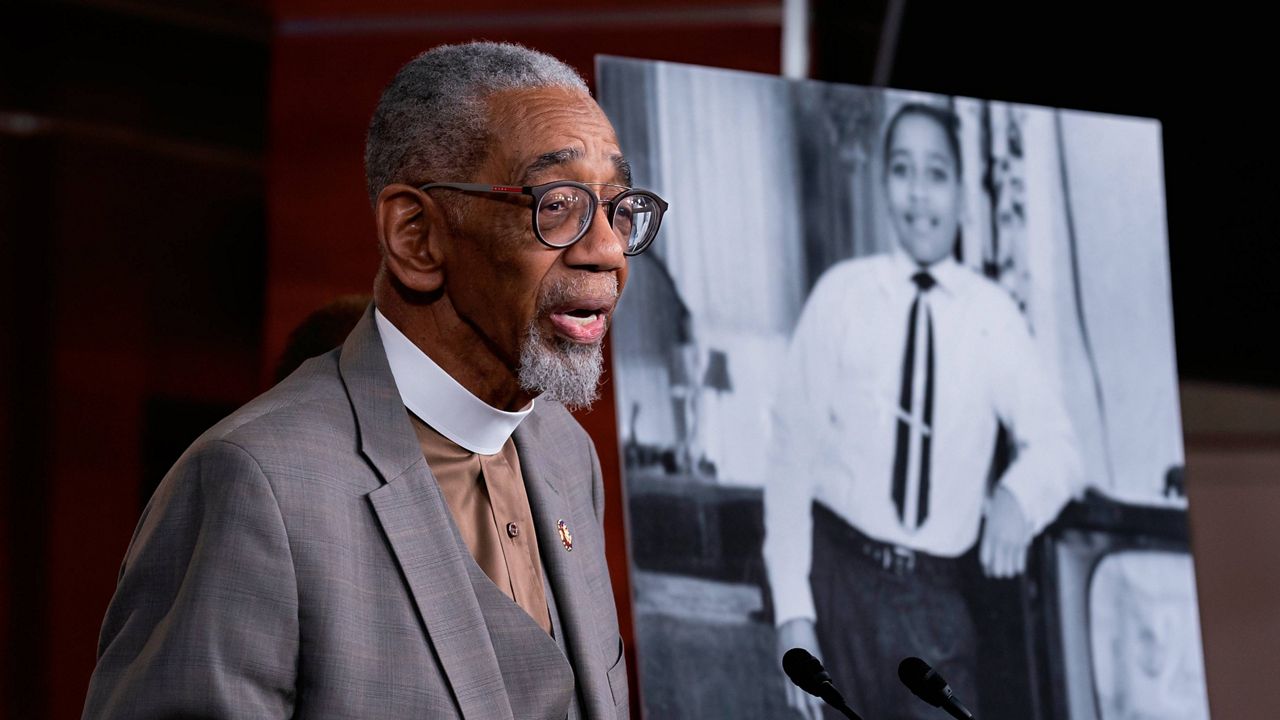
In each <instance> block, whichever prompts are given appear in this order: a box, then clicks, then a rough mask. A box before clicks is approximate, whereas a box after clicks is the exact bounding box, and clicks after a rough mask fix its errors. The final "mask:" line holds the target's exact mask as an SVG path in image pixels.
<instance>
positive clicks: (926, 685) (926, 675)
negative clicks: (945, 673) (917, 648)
mask: <svg viewBox="0 0 1280 720" xmlns="http://www.w3.org/2000/svg"><path fill="white" fill-rule="evenodd" d="M898 679H899V680H901V681H902V684H903V685H906V686H907V689H908V690H910V691H911V692H912V693H914V694H915V696H916V697H918V698H920V699H921V700H923V701H925V702H927V703H929V704H930V705H932V706H934V707H939V706H941V705H942V704H943V703H945V702H947V701H948V700H950V699H951V696H952V695H953V694H954V693H952V691H951V686H950V685H947V681H946V680H943V679H942V676H941V675H939V674H938V673H937V672H935V671H934V669H933V668H931V667H929V663H927V662H925V661H923V660H921V659H920V658H918V657H909V658H904V659H903V660H902V662H900V663H898Z"/></svg>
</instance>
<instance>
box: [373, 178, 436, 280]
mask: <svg viewBox="0 0 1280 720" xmlns="http://www.w3.org/2000/svg"><path fill="white" fill-rule="evenodd" d="M442 211H443V209H442V208H440V206H438V205H436V204H435V201H434V200H432V199H431V198H430V197H428V196H427V194H426V193H424V192H422V191H421V190H418V189H417V188H415V187H413V186H411V185H400V184H392V185H388V186H386V187H384V188H382V192H380V193H378V202H377V204H376V205H375V207H374V215H375V217H376V220H377V223H378V243H379V244H380V245H381V246H382V251H383V256H384V257H385V258H386V260H385V262H386V266H387V269H388V270H389V271H390V272H391V273H392V274H393V275H395V276H396V279H397V280H399V281H400V282H401V283H402V284H403V285H404V286H405V287H407V288H409V289H410V290H414V291H417V292H420V293H432V292H435V291H437V290H439V289H440V287H441V286H442V285H443V284H444V253H443V252H442V250H443V247H442V245H443V243H442V241H443V235H444V234H445V225H444V217H443V215H442Z"/></svg>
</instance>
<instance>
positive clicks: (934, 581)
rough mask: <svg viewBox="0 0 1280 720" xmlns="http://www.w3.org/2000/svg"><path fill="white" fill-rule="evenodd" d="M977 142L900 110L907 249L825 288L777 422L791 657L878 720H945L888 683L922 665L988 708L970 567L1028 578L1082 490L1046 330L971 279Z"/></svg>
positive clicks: (779, 605)
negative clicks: (807, 653)
mask: <svg viewBox="0 0 1280 720" xmlns="http://www.w3.org/2000/svg"><path fill="white" fill-rule="evenodd" d="M959 126H960V122H959V119H958V118H957V117H956V116H955V115H954V114H953V112H952V111H951V110H950V109H949V108H947V107H945V106H942V105H935V104H924V103H918V102H906V103H903V104H900V105H899V106H898V107H897V108H896V109H895V110H893V111H892V115H891V116H890V118H889V119H888V122H887V123H886V125H885V130H884V134H883V142H882V145H881V146H880V147H879V148H877V149H878V150H879V151H880V159H881V163H880V177H879V178H878V179H879V180H880V182H879V190H880V191H881V192H882V193H883V199H884V205H885V209H886V210H887V215H888V218H889V229H890V235H891V236H892V240H893V242H892V244H891V245H890V249H889V250H888V251H887V252H880V253H876V254H872V255H869V256H865V257H859V258H855V259H850V260H844V261H841V262H838V263H836V264H835V265H833V266H832V267H831V268H829V269H828V270H826V271H825V272H824V273H823V274H822V275H821V277H820V278H819V279H818V281H817V283H816V284H815V286H814V289H813V291H812V292H811V293H810V295H809V297H808V298H807V299H806V301H805V305H804V309H803V310H802V311H801V313H800V319H799V321H798V323H797V325H796V329H795V332H794V334H793V335H792V338H791V342H790V346H789V349H788V352H787V358H786V361H785V363H784V364H783V367H785V368H787V369H788V372H786V373H784V374H783V376H782V377H781V379H780V381H779V387H778V391H777V393H776V400H775V405H774V413H773V415H774V431H775V435H774V438H773V441H772V443H771V444H772V446H773V452H772V453H771V462H770V468H771V470H770V472H769V473H768V475H767V480H766V483H765V496H764V512H765V522H764V525H765V540H764V561H765V566H766V568H767V570H768V573H769V580H770V584H771V586H772V591H773V601H774V613H775V620H776V622H777V626H778V652H779V653H781V652H784V651H785V650H786V649H788V648H791V647H796V646H800V647H805V648H808V649H810V650H811V651H812V652H814V653H815V654H818V655H819V656H820V657H822V658H823V659H824V660H825V661H826V662H827V667H828V668H830V672H832V674H833V677H835V676H837V675H839V676H840V677H839V679H840V680H841V682H840V683H839V687H842V688H847V689H846V691H845V694H846V696H852V697H853V698H855V699H856V700H857V705H856V706H857V707H859V708H863V709H864V711H865V712H867V713H869V714H871V715H874V716H885V717H887V716H888V715H886V713H892V712H902V711H904V710H907V711H913V710H918V711H919V713H920V716H921V717H925V716H926V715H927V714H928V712H932V709H931V708H928V707H927V706H924V705H921V706H920V707H919V708H915V707H912V706H908V707H907V708H902V707H901V703H900V697H899V696H900V694H901V688H899V687H897V685H896V679H895V678H893V677H892V674H891V673H886V672H884V668H891V667H894V666H895V665H896V663H897V661H898V660H899V659H901V658H903V657H907V656H912V655H916V656H922V657H929V658H930V659H931V662H932V663H933V664H934V666H935V667H937V668H939V672H941V673H943V675H944V676H946V677H947V678H948V679H949V680H950V682H951V684H952V686H953V687H955V688H956V692H957V693H961V694H962V696H963V697H964V698H965V702H966V703H970V705H971V707H973V706H976V705H977V704H978V697H977V696H978V682H977V678H976V676H975V671H976V670H977V668H978V666H979V658H978V657H977V644H978V643H977V634H978V632H977V629H976V628H975V626H974V623H973V620H972V618H971V616H970V611H969V608H968V601H967V600H966V597H965V594H964V578H965V576H964V571H963V568H962V560H961V558H962V556H964V555H965V554H966V553H968V552H969V551H970V549H971V548H974V547H975V545H976V546H977V548H978V559H979V562H980V564H981V566H982V569H983V571H984V573H985V574H986V575H987V576H989V577H994V578H1008V577H1014V576H1016V575H1019V574H1021V573H1022V572H1024V570H1025V568H1026V562H1027V548H1028V546H1029V544H1030V542H1031V540H1032V539H1033V537H1034V536H1035V534H1036V533H1038V532H1039V531H1040V530H1041V529H1043V527H1044V526H1045V525H1047V524H1048V523H1049V522H1050V521H1052V520H1053V518H1054V517H1055V516H1056V515H1057V514H1058V512H1059V511H1060V510H1061V509H1062V507H1063V506H1064V505H1065V504H1066V503H1067V502H1068V501H1069V500H1070V499H1071V497H1072V495H1073V494H1074V493H1075V492H1076V489H1077V488H1079V487H1080V485H1081V474H1082V470H1081V462H1080V458H1079V454H1078V450H1077V443H1076V441H1075V437H1074V433H1073V430H1072V426H1071V422H1070V420H1069V418H1068V415H1067V411H1066V408H1065V407H1064V405H1063V402H1062V399H1061V395H1060V393H1059V392H1057V391H1055V390H1053V389H1052V388H1053V387H1054V384H1053V383H1052V382H1051V381H1050V378H1049V377H1048V374H1047V373H1046V371H1045V368H1044V367H1043V365H1042V363H1040V362H1039V352H1038V351H1037V349H1036V347H1035V345H1034V340H1033V338H1032V336H1031V334H1030V332H1029V329H1028V327H1027V322H1026V319H1025V318H1024V317H1023V316H1022V314H1021V312H1020V311H1019V308H1018V306H1017V303H1016V302H1015V301H1014V300H1013V298H1012V297H1011V296H1010V295H1009V293H1008V292H1007V291H1006V290H1005V289H1004V288H1003V287H1001V286H1000V285H998V284H997V283H996V282H994V281H992V280H990V279H988V278H987V277H985V276H983V275H982V274H980V273H979V272H977V271H975V270H973V269H971V268H969V267H967V266H965V265H963V264H961V263H960V262H957V260H956V257H955V255H956V248H957V244H958V242H959V237H960V229H961V225H962V216H963V213H964V207H965V202H964V201H965V195H964V191H965V188H964V183H963V177H964V172H963V159H962V158H963V155H962V153H961V142H960V137H959V132H960V127H959ZM998 426H1004V427H1007V428H1016V430H1017V441H1018V445H1019V447H1020V448H1021V452H1020V453H1019V456H1018V458H1017V459H1016V461H1015V462H1014V463H1013V464H1012V465H1011V466H1010V467H1009V468H1007V469H1004V471H1003V473H1002V474H1001V475H1000V476H999V477H998V478H997V479H996V482H995V483H994V485H991V484H989V470H990V463H991V457H992V447H993V444H994V442H995V438H996V434H997V432H998ZM852 627H858V628H861V630H860V631H858V632H848V630H847V629H848V628H852ZM839 629H845V631H843V632H841V631H839ZM785 687H786V689H787V704H788V705H789V706H791V707H792V708H793V709H794V710H796V711H798V712H799V713H800V714H801V715H802V716H804V717H806V718H814V719H815V720H816V718H818V717H819V716H820V714H821V712H820V707H819V705H820V703H819V702H815V700H816V699H815V698H812V697H810V696H808V695H805V694H804V693H803V692H800V691H799V690H798V689H797V688H794V687H791V686H790V685H787V686H785ZM911 716H912V717H915V715H911ZM895 717H896V716H895Z"/></svg>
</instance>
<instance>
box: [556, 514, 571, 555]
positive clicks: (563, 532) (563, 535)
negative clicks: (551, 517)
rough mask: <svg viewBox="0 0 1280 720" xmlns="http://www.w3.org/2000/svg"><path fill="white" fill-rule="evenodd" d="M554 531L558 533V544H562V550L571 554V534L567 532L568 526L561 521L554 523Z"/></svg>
mask: <svg viewBox="0 0 1280 720" xmlns="http://www.w3.org/2000/svg"><path fill="white" fill-rule="evenodd" d="M556 529H557V530H559V531H560V542H561V543H562V544H564V549H565V550H568V551H569V552H573V533H572V532H570V531H569V524H568V523H566V522H565V521H564V520H561V521H560V522H558V523H556Z"/></svg>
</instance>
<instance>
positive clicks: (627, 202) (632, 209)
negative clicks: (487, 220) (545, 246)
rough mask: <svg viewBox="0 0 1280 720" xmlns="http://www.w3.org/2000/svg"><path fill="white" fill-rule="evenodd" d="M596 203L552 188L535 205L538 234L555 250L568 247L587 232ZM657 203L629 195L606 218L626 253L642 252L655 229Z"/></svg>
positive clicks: (571, 189)
mask: <svg viewBox="0 0 1280 720" xmlns="http://www.w3.org/2000/svg"><path fill="white" fill-rule="evenodd" d="M594 205H595V203H594V202H593V201H592V198H591V197H590V196H589V195H588V194H587V191H585V190H584V189H582V188H580V187H575V186H573V185H562V186H558V187H554V188H551V189H550V190H548V191H547V192H546V193H545V194H544V195H543V196H542V199H541V200H540V201H539V203H538V210H537V220H538V233H539V234H540V235H541V236H542V239H543V240H544V241H545V242H547V243H549V244H551V245H556V246H564V245H569V244H570V243H572V242H574V241H575V240H577V239H578V238H579V237H581V236H582V235H583V233H584V232H585V231H586V229H587V226H588V224H589V223H590V222H591V212H592V210H593V206H594ZM656 219H657V208H656V203H654V202H653V200H651V199H650V198H649V197H647V196H645V195H628V196H627V197H624V198H623V199H622V200H621V201H620V202H618V203H617V207H616V208H614V210H613V215H612V217H610V218H609V221H610V225H611V226H612V227H613V231H614V234H616V235H617V236H618V239H619V240H621V241H622V242H623V243H624V247H625V248H626V251H627V252H628V253H630V252H634V251H636V250H638V249H641V248H642V247H643V246H644V245H645V244H646V243H647V242H648V241H649V240H650V237H649V236H650V235H651V234H652V232H653V230H655V229H656V226H655V221H656Z"/></svg>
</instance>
